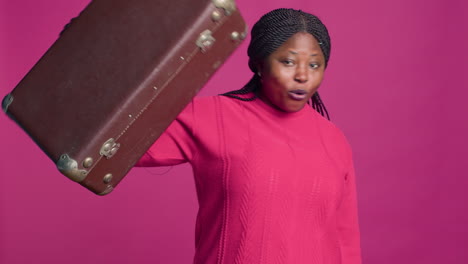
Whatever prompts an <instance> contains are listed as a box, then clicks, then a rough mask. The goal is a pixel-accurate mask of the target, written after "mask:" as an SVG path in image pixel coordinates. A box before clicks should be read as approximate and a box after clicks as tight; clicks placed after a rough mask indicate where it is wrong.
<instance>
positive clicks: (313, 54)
mask: <svg viewBox="0 0 468 264" xmlns="http://www.w3.org/2000/svg"><path fill="white" fill-rule="evenodd" d="M289 53H291V54H293V55H297V54H299V53H298V52H296V51H293V50H290V51H289ZM310 56H311V57H315V56H318V53H312V54H310Z"/></svg>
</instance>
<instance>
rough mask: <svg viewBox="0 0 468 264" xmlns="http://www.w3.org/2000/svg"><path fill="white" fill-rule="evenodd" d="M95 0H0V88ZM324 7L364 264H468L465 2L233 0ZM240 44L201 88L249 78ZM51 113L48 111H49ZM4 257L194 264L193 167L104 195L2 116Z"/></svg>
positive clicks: (159, 173) (332, 93) (0, 229)
mask: <svg viewBox="0 0 468 264" xmlns="http://www.w3.org/2000/svg"><path fill="white" fill-rule="evenodd" d="M88 2H89V0H68V1H63V0H41V1H37V0H15V1H11V0H0V95H1V96H3V95H5V94H7V93H8V92H9V91H10V90H11V89H13V87H14V86H15V85H16V84H17V83H18V82H19V81H20V80H21V78H22V77H23V76H24V75H25V74H26V73H27V71H28V70H29V69H30V68H31V67H32V66H33V65H34V63H35V62H36V61H37V60H38V59H39V58H40V56H41V55H42V54H43V53H44V52H45V51H46V50H47V49H48V47H49V46H50V45H51V44H52V43H53V41H54V40H55V39H56V38H57V34H58V33H59V32H60V30H61V29H62V27H63V25H64V24H66V23H67V22H68V20H69V19H70V18H71V17H73V16H75V15H77V14H78V13H79V11H80V10H81V9H82V8H84V7H85V6H86V4H87V3H88ZM237 2H238V6H239V7H240V9H241V10H242V12H243V14H244V17H245V18H246V20H247V22H248V23H249V24H250V25H252V23H253V22H254V21H256V19H257V18H258V17H259V15H261V14H263V13H265V12H266V11H268V10H271V9H273V8H277V7H294V8H301V9H304V10H306V11H310V12H313V13H316V14H318V15H319V16H320V17H321V18H322V19H323V20H324V22H325V23H326V24H327V25H328V27H329V30H330V32H331V35H332V41H333V49H332V55H331V61H330V66H329V69H328V70H327V73H326V80H325V82H324V83H323V85H322V87H321V93H322V97H323V99H324V101H325V102H326V104H327V107H328V109H329V111H330V112H331V115H332V119H333V120H334V122H335V123H336V124H337V125H338V126H340V127H341V128H342V129H343V130H344V132H345V133H346V135H347V136H348V138H349V140H350V142H351V144H352V145H353V148H354V153H355V163H356V169H357V173H358V176H359V178H358V188H359V202H360V208H359V212H360V222H361V229H362V248H363V258H364V263H368V264H371V263H372V264H373V263H376V264H395V263H398V264H410V263H411V264H414V263H425V264H436V263H437V264H440V263H444V264H456V263H457V264H458V263H468V251H467V248H468V224H467V223H468V206H467V203H468V198H467V195H466V193H467V192H466V186H468V172H467V171H468V169H467V168H466V164H467V162H468V139H467V136H468V106H467V102H466V101H467V100H466V99H467V98H468V77H467V76H468V75H467V73H466V71H467V70H468V52H467V47H468V29H467V28H468V19H467V17H468V3H467V2H466V1H464V0H451V1H445V0H392V1H375V0H361V1H352V0H348V1H339V0H327V1H310V0H303V1H300V0H288V1H285V0H283V1H272V0H269V1H251V0H237ZM246 46H247V43H244V45H243V46H242V47H241V48H240V49H239V50H238V51H237V52H236V53H235V54H234V55H233V57H231V58H230V60H229V61H228V62H227V63H226V64H225V66H224V67H223V68H222V69H221V71H220V72H219V73H218V74H217V75H216V76H215V77H214V78H213V79H212V80H211V81H210V83H209V84H208V85H207V87H206V88H205V89H204V90H203V91H202V93H203V94H216V93H220V92H222V91H227V90H231V89H237V88H239V87H240V86H241V85H242V84H244V83H245V82H246V81H247V80H248V78H249V77H250V73H249V71H248V70H247V66H246V64H247V58H246V55H245V54H246ZM44 122H47V117H44ZM0 124H1V129H0V263H8V264H10V263H11V264H16V263H21V264H23V263H49V264H55V263H71V264H74V263H175V264H179V263H191V258H192V256H193V251H194V220H195V216H196V210H197V204H196V198H195V193H194V184H193V179H192V175H191V172H190V167H189V166H186V165H184V166H179V167H174V168H157V169H134V170H132V171H131V173H130V174H129V175H128V176H127V178H126V179H125V180H124V181H123V182H122V183H121V184H120V185H119V187H118V188H117V190H116V191H115V192H114V193H112V194H110V195H109V196H106V197H98V196H95V195H93V194H92V193H90V192H89V191H87V190H85V189H84V188H82V187H81V186H79V185H77V184H75V183H73V182H71V181H69V180H68V179H66V178H65V177H64V176H62V175H60V174H59V173H58V172H57V171H56V169H55V167H54V165H53V164H52V162H51V161H50V160H48V158H47V157H45V155H44V154H43V153H42V152H41V151H40V150H39V149H38V148H37V147H36V146H35V145H34V143H33V142H32V141H31V140H30V139H29V137H28V136H26V135H25V133H24V132H23V131H21V130H20V129H19V128H18V127H17V126H16V125H15V124H14V123H13V122H12V121H10V120H9V119H8V118H7V117H6V116H5V115H0Z"/></svg>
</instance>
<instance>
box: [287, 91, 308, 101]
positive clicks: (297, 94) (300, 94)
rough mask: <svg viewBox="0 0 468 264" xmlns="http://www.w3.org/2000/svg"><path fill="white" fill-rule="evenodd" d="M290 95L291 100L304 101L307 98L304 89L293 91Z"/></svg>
mask: <svg viewBox="0 0 468 264" xmlns="http://www.w3.org/2000/svg"><path fill="white" fill-rule="evenodd" d="M288 94H289V97H290V98H291V99H293V100H296V101H301V100H304V99H306V97H307V92H306V91H305V90H302V89H296V90H291V91H289V92H288Z"/></svg>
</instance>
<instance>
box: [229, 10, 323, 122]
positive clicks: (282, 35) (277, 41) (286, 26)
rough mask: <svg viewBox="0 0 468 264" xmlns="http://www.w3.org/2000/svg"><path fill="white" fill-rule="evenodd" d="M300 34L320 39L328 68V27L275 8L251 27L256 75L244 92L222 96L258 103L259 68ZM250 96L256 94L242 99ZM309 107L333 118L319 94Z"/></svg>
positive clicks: (251, 65) (300, 13) (306, 15)
mask: <svg viewBox="0 0 468 264" xmlns="http://www.w3.org/2000/svg"><path fill="white" fill-rule="evenodd" d="M298 32H307V33H309V34H311V35H312V36H314V37H315V38H316V39H317V41H318V42H319V45H320V48H321V50H322V53H323V55H324V57H325V67H327V65H328V60H329V58H330V49H331V43H330V36H329V35H328V30H327V28H326V27H325V25H324V24H323V23H322V22H321V21H320V19H318V18H317V17H316V16H314V15H312V14H309V13H306V12H303V11H301V10H294V9H287V8H280V9H275V10H273V11H271V12H269V13H267V14H265V15H263V16H262V17H261V18H260V20H259V21H258V22H257V23H255V25H254V27H253V28H252V32H251V37H252V38H251V40H250V44H249V47H248V50H247V54H248V56H249V68H250V70H251V71H252V72H253V73H254V75H253V77H252V78H251V79H250V80H249V82H248V83H247V84H246V85H245V86H244V87H242V88H241V89H239V90H235V91H230V92H227V93H224V94H222V95H224V96H228V97H232V98H235V99H238V100H242V101H253V100H255V99H256V98H257V93H258V91H259V90H260V88H261V82H260V77H259V76H258V75H257V69H256V65H258V63H259V62H261V61H262V60H264V59H265V58H267V57H268V56H269V55H270V54H271V53H273V52H274V51H275V50H276V49H278V48H279V47H280V46H281V45H283V43H284V42H286V41H287V40H288V39H289V38H290V37H292V36H293V35H294V34H296V33H298ZM249 93H253V96H252V97H242V96H239V95H246V94H249ZM309 104H310V105H311V106H312V107H313V108H314V109H315V110H316V111H317V112H319V113H320V114H321V115H323V116H325V117H327V118H328V119H330V118H329V115H328V111H327V109H326V108H325V105H324V104H323V102H322V100H321V99H320V96H319V94H318V93H317V92H316V93H315V94H314V95H313V96H312V98H311V100H310V103H309Z"/></svg>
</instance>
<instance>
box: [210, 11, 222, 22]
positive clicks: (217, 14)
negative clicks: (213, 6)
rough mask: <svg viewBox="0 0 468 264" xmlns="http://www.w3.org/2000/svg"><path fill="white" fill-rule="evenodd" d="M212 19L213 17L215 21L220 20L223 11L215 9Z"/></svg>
mask: <svg viewBox="0 0 468 264" xmlns="http://www.w3.org/2000/svg"><path fill="white" fill-rule="evenodd" d="M211 19H213V21H215V22H216V21H219V20H220V19H221V12H219V11H218V10H215V11H213V13H212V14H211Z"/></svg>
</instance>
